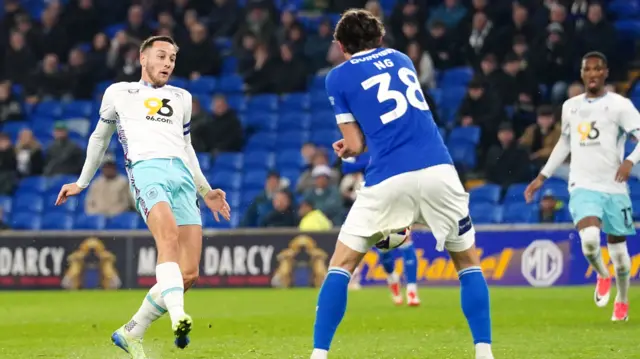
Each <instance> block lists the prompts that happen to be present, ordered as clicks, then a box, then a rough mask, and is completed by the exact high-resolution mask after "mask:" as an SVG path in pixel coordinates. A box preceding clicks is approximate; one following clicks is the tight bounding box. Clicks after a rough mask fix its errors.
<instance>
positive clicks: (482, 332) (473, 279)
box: [458, 267, 491, 344]
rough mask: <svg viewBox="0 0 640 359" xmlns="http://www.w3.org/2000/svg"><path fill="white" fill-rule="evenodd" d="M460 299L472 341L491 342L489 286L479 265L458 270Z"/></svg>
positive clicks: (476, 342)
mask: <svg viewBox="0 0 640 359" xmlns="http://www.w3.org/2000/svg"><path fill="white" fill-rule="evenodd" d="M458 277H459V278H460V301H461V304H462V312H463V313H464V316H465V317H466V318H467V323H469V329H471V335H472V336H473V343H474V344H478V343H487V344H491V311H490V309H489V306H490V305H489V287H488V286H487V282H486V281H485V279H484V275H483V274H482V269H480V267H469V268H465V269H463V270H461V271H460V272H458Z"/></svg>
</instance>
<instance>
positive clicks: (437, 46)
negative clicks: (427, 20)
mask: <svg viewBox="0 0 640 359" xmlns="http://www.w3.org/2000/svg"><path fill="white" fill-rule="evenodd" d="M453 40H454V35H452V34H450V33H449V30H447V28H446V26H445V25H444V24H443V23H442V22H440V21H435V22H433V23H432V24H431V25H429V34H428V35H427V36H426V39H425V42H426V47H425V49H426V50H427V52H429V54H431V58H432V59H433V65H434V66H435V68H436V69H438V70H440V71H443V70H447V69H450V68H452V67H455V66H458V65H460V64H462V63H463V62H464V59H463V56H462V54H461V51H458V48H457V47H456V44H455V43H454V41H453Z"/></svg>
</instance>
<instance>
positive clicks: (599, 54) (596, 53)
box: [582, 51, 609, 67]
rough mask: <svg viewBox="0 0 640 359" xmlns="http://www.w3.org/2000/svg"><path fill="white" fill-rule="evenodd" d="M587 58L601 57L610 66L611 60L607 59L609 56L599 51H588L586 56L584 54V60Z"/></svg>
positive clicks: (605, 64) (606, 65)
mask: <svg viewBox="0 0 640 359" xmlns="http://www.w3.org/2000/svg"><path fill="white" fill-rule="evenodd" d="M587 59H600V60H602V63H603V64H604V66H605V67H609V61H607V57H606V56H605V55H604V54H603V53H602V52H599V51H591V52H587V53H586V54H585V55H584V56H582V61H584V60H587Z"/></svg>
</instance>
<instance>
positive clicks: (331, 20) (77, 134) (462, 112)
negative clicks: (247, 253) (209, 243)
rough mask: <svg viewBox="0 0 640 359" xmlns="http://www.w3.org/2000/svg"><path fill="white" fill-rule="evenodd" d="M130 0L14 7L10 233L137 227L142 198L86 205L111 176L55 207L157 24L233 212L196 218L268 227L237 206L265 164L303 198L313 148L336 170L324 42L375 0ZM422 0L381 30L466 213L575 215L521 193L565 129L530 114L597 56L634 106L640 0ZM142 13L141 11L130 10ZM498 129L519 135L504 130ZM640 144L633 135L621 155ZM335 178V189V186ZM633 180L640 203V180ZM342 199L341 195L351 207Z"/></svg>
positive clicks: (256, 196)
mask: <svg viewBox="0 0 640 359" xmlns="http://www.w3.org/2000/svg"><path fill="white" fill-rule="evenodd" d="M121 3H122V4H121V5H118V6H113V4H112V2H109V1H106V0H87V1H75V0H67V1H62V2H49V1H44V0H28V1H27V0H24V1H16V0H6V1H5V2H4V7H3V8H2V9H1V10H0V15H1V16H2V23H1V25H2V26H1V27H0V51H1V52H0V54H1V57H0V58H1V59H2V61H3V62H2V64H3V65H2V67H1V69H0V79H2V81H1V84H0V131H1V133H2V134H4V135H6V136H4V137H0V155H1V156H2V159H0V182H2V184H0V195H1V196H0V207H1V208H2V213H3V216H4V219H2V217H0V220H3V221H4V222H5V223H6V224H8V226H9V227H11V228H13V229H17V230H20V229H43V230H48V229H96V230H97V229H134V228H145V226H144V222H143V221H142V220H141V218H140V217H139V216H138V215H136V214H135V213H134V212H133V210H134V208H128V211H123V212H121V213H116V214H113V213H109V214H103V215H100V214H95V213H94V214H91V215H89V214H87V213H85V212H84V211H85V206H86V204H85V201H90V200H91V199H90V198H89V197H90V196H95V198H98V199H100V198H109V197H113V193H112V192H109V191H110V190H111V189H110V187H109V186H105V187H104V188H103V187H100V188H99V189H96V190H95V191H93V192H92V190H88V191H85V192H89V193H83V196H81V197H80V198H78V199H77V200H74V201H70V202H68V203H67V204H66V205H65V206H63V207H61V208H56V207H54V206H53V205H52V202H53V199H54V198H55V194H56V193H57V190H58V189H59V188H60V186H61V184H63V183H66V182H68V181H73V180H75V176H76V175H77V174H78V172H79V170H80V167H79V165H81V163H82V156H81V155H80V153H81V152H82V151H84V149H85V148H86V146H87V139H88V136H89V135H90V133H91V130H92V128H93V127H94V126H95V124H96V122H97V120H98V118H97V112H98V108H99V106H100V99H101V96H102V93H103V92H104V90H105V89H106V88H107V87H108V86H109V85H110V84H111V83H113V82H117V81H137V80H138V79H139V76H140V65H139V63H138V60H137V45H138V44H139V43H140V40H142V39H143V38H144V37H146V36H148V35H152V34H166V35H172V36H174V37H175V38H176V39H177V41H178V43H179V44H180V46H181V51H180V54H179V59H178V62H177V70H176V73H177V74H179V75H181V76H183V77H179V76H176V77H175V78H173V79H172V81H171V84H173V85H175V86H180V87H184V88H186V89H188V90H189V91H190V92H192V93H193V97H194V99H195V101H196V102H197V104H196V106H197V107H199V108H200V110H199V111H196V110H195V107H194V115H193V116H194V118H193V123H194V125H193V126H192V131H193V133H194V146H196V149H197V150H198V151H199V152H200V153H199V155H198V157H199V159H200V164H201V167H202V168H203V171H204V172H205V173H206V175H207V178H208V179H209V181H210V182H211V183H212V185H214V186H218V187H220V188H223V189H224V190H225V191H227V192H228V197H229V200H230V205H231V207H232V208H233V220H232V222H231V223H216V222H215V221H213V219H212V218H211V216H210V215H209V214H208V212H207V211H204V212H203V213H204V215H203V218H204V225H205V226H206V227H210V228H221V229H223V228H229V227H236V226H239V225H248V226H257V225H263V226H268V225H269V224H268V223H262V222H261V221H260V220H256V221H254V222H253V223H250V221H247V220H244V219H243V218H242V217H243V216H244V214H245V213H246V212H247V211H248V210H249V209H251V207H252V206H254V207H256V208H258V207H260V208H258V209H255V208H254V209H255V210H256V211H257V212H256V213H258V214H259V216H258V217H264V216H265V215H266V213H268V212H269V211H271V210H273V209H272V206H271V205H270V196H271V191H273V188H271V189H269V187H268V186H267V192H264V191H265V182H266V181H267V182H268V180H267V178H268V177H269V178H270V176H269V173H271V172H272V171H277V172H279V174H280V176H281V178H280V183H279V184H278V186H277V187H276V188H286V189H288V191H290V193H291V196H292V198H294V199H299V198H303V197H304V195H305V191H303V190H301V188H307V190H308V187H304V186H303V185H302V184H301V183H303V182H304V181H309V178H310V169H311V168H312V167H314V166H316V165H322V164H323V163H320V162H322V159H316V157H317V156H316V155H314V154H313V152H314V151H317V152H319V153H320V154H322V153H323V152H325V153H327V155H328V156H329V157H328V160H329V163H328V164H329V165H330V166H332V167H333V168H335V169H337V170H340V169H341V163H340V162H339V161H336V159H335V156H333V154H331V153H330V151H329V149H330V147H331V143H332V142H333V141H335V140H336V139H338V138H339V131H338V130H337V127H336V126H335V122H334V120H333V115H332V112H331V106H330V104H329V102H328V100H327V97H326V95H325V93H324V78H325V76H326V73H327V71H328V69H330V68H331V67H332V66H335V65H337V64H339V63H340V62H341V61H343V59H341V58H340V54H339V53H338V50H337V49H336V48H335V46H334V45H332V43H331V40H332V37H331V36H332V34H331V31H332V27H333V26H334V25H335V23H336V21H337V19H338V18H339V12H340V11H342V10H344V9H343V7H344V6H346V5H345V4H348V5H349V6H362V7H365V6H366V7H367V8H374V6H372V4H373V3H375V1H369V2H365V1H328V2H318V3H317V4H321V3H322V4H325V5H327V7H326V8H317V7H315V6H318V5H317V4H316V3H315V2H313V1H303V0H290V1H287V0H238V1H235V0H226V1H216V2H212V1H201V2H199V1H193V0H192V1H186V2H185V1H182V2H180V3H186V4H187V5H186V7H185V8H179V6H178V5H176V4H178V2H175V3H174V2H172V1H169V0H165V1H157V2H156V1H151V2H142V5H139V4H138V2H137V1H122V2H121ZM428 3H429V5H428V7H425V5H424V4H425V2H421V1H408V0H398V1H395V0H385V1H381V2H380V5H381V9H382V11H383V12H382V13H380V14H378V15H379V16H380V18H381V19H383V21H384V22H385V24H386V25H387V27H388V33H389V34H388V36H387V37H385V39H384V42H385V45H386V46H391V47H394V48H397V49H399V50H401V51H405V52H407V53H408V54H409V56H410V57H411V58H412V59H413V60H414V63H415V65H416V69H417V71H418V75H419V77H420V82H421V84H422V86H423V89H424V92H425V95H426V96H428V97H429V100H430V101H431V103H432V104H433V105H432V110H433V112H434V115H435V118H436V121H437V122H438V124H439V126H440V127H441V134H442V135H443V137H445V139H446V143H447V146H448V147H449V149H450V151H451V154H452V157H453V158H454V161H455V162H456V165H457V167H458V169H459V171H460V173H461V176H462V177H463V179H464V180H465V181H466V184H467V185H468V188H469V190H470V201H471V213H472V216H473V218H474V220H475V221H476V222H478V223H533V222H540V221H559V222H564V221H567V220H569V217H568V215H567V214H566V208H563V209H559V211H560V212H559V215H555V216H551V217H550V216H548V215H547V214H545V213H541V211H540V208H539V207H538V205H537V204H533V205H526V204H524V198H523V196H522V191H523V189H524V185H523V182H526V181H527V180H529V179H531V178H532V177H533V175H534V174H535V173H536V171H537V170H539V168H540V165H541V162H542V163H544V158H540V157H537V156H533V154H535V153H536V151H538V150H539V149H540V148H539V146H541V145H540V143H542V142H543V141H544V139H545V138H546V136H547V135H548V133H550V132H552V131H553V130H554V126H557V125H556V124H553V123H552V124H551V126H550V127H549V126H546V127H545V126H543V125H541V124H540V123H539V121H537V117H540V116H542V115H541V114H539V113H537V112H536V108H538V107H539V106H540V105H543V104H551V105H554V106H556V107H557V106H558V105H559V104H561V103H562V101H563V100H564V99H566V97H567V96H568V95H567V93H571V91H581V90H580V85H579V83H578V84H576V83H575V82H576V81H579V73H578V69H579V65H580V56H581V54H583V53H585V52H586V51H593V50H597V51H601V52H603V53H605V54H606V55H607V56H608V57H609V59H610V60H611V67H612V75H611V79H610V80H611V85H612V91H618V92H621V91H622V92H624V91H627V92H628V96H629V97H630V98H631V99H632V100H633V102H634V103H635V104H636V105H640V83H638V81H637V78H640V76H639V75H640V72H638V71H634V70H633V64H634V60H635V59H636V45H637V40H638V39H640V1H638V0H613V1H603V2H600V3H590V5H589V6H588V7H580V6H578V7H575V6H572V5H573V3H574V1H571V0H565V1H544V4H541V3H543V1H524V0H523V1H515V2H513V3H512V1H495V2H491V6H490V7H489V6H487V5H486V4H485V2H483V1H473V2H471V1H460V2H459V4H457V5H456V6H459V8H456V9H457V10H456V11H460V13H461V14H464V16H463V17H461V20H460V19H458V18H453V17H452V18H448V17H447V16H444V17H441V16H440V15H439V14H443V13H445V14H446V13H447V12H440V11H436V9H437V8H438V7H442V6H445V5H443V4H442V3H441V2H439V1H434V2H428ZM149 4H151V5H149ZM474 5H475V6H482V8H475V7H474ZM133 8H137V9H141V10H142V11H143V12H144V14H145V17H144V18H143V19H136V18H135V16H132V15H131V11H130V9H133ZM185 11H186V13H187V14H192V15H194V16H195V20H194V21H193V22H188V23H185V22H184V21H183V20H185V19H188V18H189V16H182V15H179V14H182V13H183V12H185ZM284 12H293V14H294V15H295V17H294V19H295V21H294V22H293V23H289V22H285V23H283V22H281V20H280V19H285V17H284V16H282V13H284ZM98 14H100V16H98ZM167 19H169V20H170V21H168V20H167ZM199 29H204V33H202V32H201V31H199ZM609 35H610V37H609ZM611 38H615V39H616V40H615V41H611ZM281 45H286V46H281ZM511 64H515V67H514V66H511ZM575 89H577V90H575ZM577 93H579V92H577ZM214 95H217V96H216V97H215V98H214ZM219 95H223V96H219ZM216 98H217V100H216ZM198 105H199V106H198ZM556 121H557V119H556ZM196 123H198V125H197V126H199V127H197V128H196ZM505 123H507V124H508V126H506V125H505ZM529 127H531V131H532V133H535V136H536V137H535V140H534V141H533V142H534V145H531V146H529V145H527V146H528V147H527V146H525V145H523V143H524V142H523V140H521V139H519V138H520V136H522V135H523V133H525V131H526V130H528V128H529ZM27 129H30V131H28V130H27ZM236 129H237V130H236ZM498 132H500V133H503V132H504V133H505V136H504V137H509V136H508V133H511V134H512V135H513V136H512V137H513V138H512V139H511V140H509V141H503V140H502V139H500V140H498V137H500V136H497V135H496V134H497V133H498ZM229 134H233V135H229ZM501 138H502V137H501ZM116 141H117V140H116V138H115V137H114V138H113V139H112V143H111V145H110V149H109V151H110V152H111V153H112V154H113V157H114V160H113V161H114V162H115V164H116V165H117V172H119V176H122V175H124V168H123V163H124V159H123V156H122V153H121V152H122V150H121V148H120V146H119V144H117V142H116ZM311 144H313V145H311ZM305 148H306V149H305ZM632 148H633V144H631V143H629V144H628V146H627V151H630V150H631V149H632ZM307 149H308V151H307ZM517 151H520V152H517ZM522 154H524V155H522ZM521 155H522V156H524V157H522V156H521ZM518 156H520V157H518ZM320 157H322V156H320ZM514 158H524V160H514ZM530 158H531V159H530ZM316 160H317V161H320V162H318V163H316ZM360 170H362V168H360ZM104 172H105V171H103V175H104ZM516 173H519V175H515V174H516ZM119 176H116V177H117V178H121V177H119ZM109 178H111V177H109ZM311 182H312V181H311ZM332 183H333V184H334V185H336V189H337V184H338V183H339V179H337V178H336V179H335V182H332ZM311 186H313V183H311ZM630 187H631V191H632V196H633V198H634V199H635V200H640V197H639V196H640V182H638V178H634V179H633V180H632V182H631V183H630ZM105 191H106V192H105ZM94 192H95V193H94ZM336 193H340V192H339V191H336ZM543 198H554V199H555V200H557V201H559V203H566V201H567V200H568V193H567V184H566V177H565V179H562V178H558V179H553V181H550V182H549V183H548V184H547V185H546V186H545V188H544V189H543V191H542V193H541V194H540V195H539V198H538V200H543ZM347 199H348V198H347V197H346V195H345V198H344V200H345V206H347V205H348V204H347V203H349V201H348V200H347ZM94 200H95V199H94ZM263 207H264V208H263ZM560 207H561V206H559V208H560ZM565 207H566V206H565ZM254 209H251V210H254ZM635 209H636V211H640V206H635ZM345 213H346V212H345ZM634 215H635V216H636V217H637V216H639V215H640V213H634ZM549 218H551V219H549ZM334 224H335V225H339V224H340V223H334Z"/></svg>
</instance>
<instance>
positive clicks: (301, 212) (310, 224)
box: [298, 200, 333, 232]
mask: <svg viewBox="0 0 640 359" xmlns="http://www.w3.org/2000/svg"><path fill="white" fill-rule="evenodd" d="M298 216H299V217H300V224H299V225H298V228H299V229H300V230H301V231H303V232H316V231H328V230H330V229H331V228H333V223H331V220H330V219H329V218H327V216H325V215H324V213H322V211H320V210H318V209H315V208H313V204H312V203H311V202H309V201H306V200H302V203H300V206H298Z"/></svg>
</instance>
